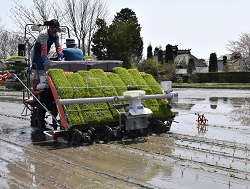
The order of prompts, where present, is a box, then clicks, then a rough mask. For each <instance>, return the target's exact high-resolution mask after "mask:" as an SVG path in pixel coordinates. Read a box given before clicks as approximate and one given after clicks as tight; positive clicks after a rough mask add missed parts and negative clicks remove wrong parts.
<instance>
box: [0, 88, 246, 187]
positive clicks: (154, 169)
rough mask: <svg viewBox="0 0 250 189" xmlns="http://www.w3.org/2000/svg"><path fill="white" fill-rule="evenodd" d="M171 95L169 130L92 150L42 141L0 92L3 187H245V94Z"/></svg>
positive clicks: (15, 97) (14, 99) (14, 96)
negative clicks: (173, 115)
mask: <svg viewBox="0 0 250 189" xmlns="http://www.w3.org/2000/svg"><path fill="white" fill-rule="evenodd" d="M174 91H175V92H178V94H179V102H178V103H176V104H173V111H174V112H176V114H177V115H176V118H175V122H173V124H172V127H171V130H170V132H168V133H164V134H161V135H159V136H157V135H152V136H148V137H142V138H138V139H134V140H122V141H113V142H110V143H108V144H99V143H94V144H93V145H90V146H71V145H69V144H67V143H66V142H65V141H63V140H59V141H48V140H46V138H45V137H44V135H43V133H42V132H41V131H40V130H36V129H34V128H31V127H30V119H29V116H27V117H23V116H22V115H21V113H22V110H23V108H24V106H23V104H22V94H21V93H20V92H0V105H1V109H0V134H1V135H0V150H1V155H0V188H79V189H81V188H167V189H168V188H170V189H175V188H178V189H179V188H182V189H191V188H197V189H199V188H202V189H210V188H216V189H217V188H218V189H220V188H221V189H224V188H230V189H232V188H235V189H248V188H250V157H249V155H250V140H249V136H250V90H227V89H223V90H222V89H174ZM198 114H199V115H203V114H204V116H205V118H206V119H207V120H208V121H207V123H206V124H205V125H204V126H203V125H202V126H199V125H198V123H197V121H196V120H198Z"/></svg>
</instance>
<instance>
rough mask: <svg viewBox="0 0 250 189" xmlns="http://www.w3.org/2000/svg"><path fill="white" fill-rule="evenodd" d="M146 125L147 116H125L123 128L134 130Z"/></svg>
mask: <svg viewBox="0 0 250 189" xmlns="http://www.w3.org/2000/svg"><path fill="white" fill-rule="evenodd" d="M147 127H148V118H147V117H130V118H129V119H128V118H125V129H126V130H127V131H128V130H136V129H143V128H147Z"/></svg>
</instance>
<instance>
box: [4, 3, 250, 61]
mask: <svg viewBox="0 0 250 189" xmlns="http://www.w3.org/2000/svg"><path fill="white" fill-rule="evenodd" d="M103 1H104V2H106V3H107V6H108V8H109V10H110V17H111V19H112V18H114V15H116V13H117V12H120V10H121V9H122V8H129V9H132V10H133V11H134V12H135V14H136V16H137V18H138V22H139V24H140V25H141V27H142V30H141V36H142V37H143V42H144V55H146V49H147V47H148V45H149V44H151V45H152V47H153V49H154V48H155V47H158V46H161V47H162V48H163V49H165V46H166V45H167V44H171V45H178V47H179V49H191V53H192V54H193V55H194V56H196V57H197V58H204V59H208V58H209V56H210V53H214V52H215V53H216V54H217V57H219V56H221V55H225V54H228V53H229V52H228V51H227V49H226V45H227V44H228V41H230V40H238V39H239V35H240V34H241V33H243V32H247V33H249V32H250V0H237V1H235V0H153V1H152V0H103ZM20 2H24V3H25V4H27V5H29V4H32V0H20ZM11 4H12V1H10V0H5V1H3V0H1V6H0V18H1V20H2V22H1V25H3V24H6V23H7V22H11V21H10V19H9V18H8V16H7V15H9V14H10V12H9V10H10V8H11ZM11 26H12V25H11V23H9V24H7V25H6V27H11Z"/></svg>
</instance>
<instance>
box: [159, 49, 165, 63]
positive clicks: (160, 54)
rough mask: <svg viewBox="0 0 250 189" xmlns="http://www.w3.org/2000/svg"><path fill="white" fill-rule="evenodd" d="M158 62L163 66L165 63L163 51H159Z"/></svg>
mask: <svg viewBox="0 0 250 189" xmlns="http://www.w3.org/2000/svg"><path fill="white" fill-rule="evenodd" d="M158 62H160V63H161V64H163V63H164V61H163V50H161V49H160V50H159V51H158Z"/></svg>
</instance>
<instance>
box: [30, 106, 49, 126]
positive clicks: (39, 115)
mask: <svg viewBox="0 0 250 189" xmlns="http://www.w3.org/2000/svg"><path fill="white" fill-rule="evenodd" d="M45 113H46V112H45V111H44V110H39V109H33V110H32V113H31V117H30V118H31V121H30V122H31V127H37V128H41V129H45V128H46V126H45V120H44V119H45Z"/></svg>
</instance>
